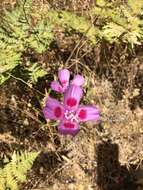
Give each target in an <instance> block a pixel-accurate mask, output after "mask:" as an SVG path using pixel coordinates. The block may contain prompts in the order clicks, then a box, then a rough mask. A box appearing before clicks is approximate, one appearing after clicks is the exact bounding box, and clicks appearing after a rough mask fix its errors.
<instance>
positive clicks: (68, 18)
mask: <svg viewBox="0 0 143 190" xmlns="http://www.w3.org/2000/svg"><path fill="white" fill-rule="evenodd" d="M47 17H48V19H49V21H50V22H51V23H52V24H53V25H58V26H61V27H62V28H65V29H66V30H68V31H71V30H74V31H77V32H79V33H81V34H83V36H85V37H86V38H87V39H88V40H89V41H90V42H92V43H93V44H96V41H97V40H96V37H97V36H99V33H100V30H99V29H98V28H97V27H95V26H94V25H93V24H92V23H91V22H90V20H88V19H86V18H85V17H83V16H77V15H76V14H75V13H71V12H68V11H54V10H53V11H50V12H48V14H47Z"/></svg>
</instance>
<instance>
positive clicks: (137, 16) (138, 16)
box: [91, 0, 143, 47]
mask: <svg viewBox="0 0 143 190" xmlns="http://www.w3.org/2000/svg"><path fill="white" fill-rule="evenodd" d="M142 8H143V1H142V0H139V1H134V0H128V1H127V3H121V2H118V1H116V2H114V1H113V2H112V3H111V2H110V3H108V1H106V0H97V6H95V7H94V8H93V9H92V10H91V14H92V15H94V16H96V17H98V19H99V20H100V27H101V30H102V37H103V38H105V39H106V40H107V41H109V42H110V43H112V42H120V41H121V42H124V43H128V44H130V45H131V46H132V47H133V46H134V45H136V44H137V45H140V44H141V42H142V40H143V19H142Z"/></svg>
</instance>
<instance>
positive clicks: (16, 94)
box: [0, 1, 143, 190]
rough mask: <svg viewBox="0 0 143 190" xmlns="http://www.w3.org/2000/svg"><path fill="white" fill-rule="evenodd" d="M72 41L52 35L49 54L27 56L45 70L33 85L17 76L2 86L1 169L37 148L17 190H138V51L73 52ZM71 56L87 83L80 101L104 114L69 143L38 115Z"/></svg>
mask: <svg viewBox="0 0 143 190" xmlns="http://www.w3.org/2000/svg"><path fill="white" fill-rule="evenodd" d="M54 3H55V4H54ZM61 4H62V2H61V1H58V3H57V2H56V1H53V6H57V7H58V6H60V7H61V6H62V5H61ZM77 4H78V6H79V7H78V6H75V7H76V8H77V9H80V10H81V4H82V1H79V2H77ZM87 5H89V4H87ZM63 6H64V7H66V8H67V9H69V7H70V6H69V7H68V6H67V4H63ZM71 7H72V8H73V6H71ZM86 8H88V6H87V7H86ZM76 11H77V10H76ZM74 38H76V39H77V36H74V37H73V39H74ZM73 39H71V37H67V36H60V38H58V35H57V39H56V40H57V41H56V43H55V44H54V45H53V44H52V46H51V48H50V50H47V52H45V53H43V54H41V55H37V54H36V53H35V52H33V51H32V50H28V51H27V52H26V54H25V56H26V57H27V59H37V60H38V62H39V63H40V64H42V66H43V68H44V69H45V70H46V71H47V75H46V76H45V77H44V78H41V79H39V81H38V83H37V84H36V85H33V86H32V87H31V86H28V85H27V84H25V83H24V82H23V80H24V78H23V79H22V80H21V79H19V77H18V76H16V71H15V72H14V73H13V76H14V77H12V78H11V79H10V80H9V81H7V82H6V83H5V84H4V85H2V86H1V87H0V164H2V163H3V158H4V155H6V156H7V157H9V158H10V157H11V155H12V153H13V151H14V150H27V151H40V154H39V156H38V158H37V159H36V161H35V162H34V165H33V167H32V170H31V171H29V173H28V175H27V179H28V180H27V182H26V183H24V184H22V185H21V188H20V190H30V189H32V190H143V63H142V62H143V54H142V51H143V46H139V47H135V50H134V51H129V50H128V48H127V46H126V45H116V44H113V45H109V44H107V43H106V42H103V43H102V44H99V45H97V46H96V47H92V46H90V45H89V44H88V43H84V45H83V46H82V48H77V49H76V50H75V51H74V52H73V49H74V47H75V46H76V41H74V40H73ZM71 54H72V56H71V58H70V59H69V61H68V64H67V67H68V68H69V70H70V71H71V72H72V73H73V74H74V73H75V72H76V73H82V74H83V76H84V77H85V80H86V83H85V86H84V98H83V100H82V101H81V102H82V103H84V104H87V103H90V104H96V105H97V106H98V107H99V109H100V110H101V120H100V122H99V124H95V123H93V122H88V123H84V124H83V125H82V126H81V130H80V132H79V134H78V135H77V136H76V137H74V138H73V137H70V136H67V137H65V136H61V135H59V134H58V133H57V127H56V126H57V123H54V122H49V123H46V121H45V119H44V117H43V115H42V112H41V110H42V101H43V98H44V96H45V91H46V90H47V91H48V90H49V87H50V82H51V81H52V80H53V76H54V75H56V74H57V71H58V68H59V67H64V65H65V62H66V61H67V59H68V58H69V57H70V55H71ZM83 55H84V56H83Z"/></svg>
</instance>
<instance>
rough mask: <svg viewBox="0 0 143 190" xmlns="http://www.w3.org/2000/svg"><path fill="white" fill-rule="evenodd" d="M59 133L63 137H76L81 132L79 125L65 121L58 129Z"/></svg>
mask: <svg viewBox="0 0 143 190" xmlns="http://www.w3.org/2000/svg"><path fill="white" fill-rule="evenodd" d="M58 131H59V133H60V134H62V135H72V136H75V135H76V134H77V133H78V132H79V125H78V124H77V123H75V122H70V121H67V120H63V121H62V122H61V124H60V125H59V127H58Z"/></svg>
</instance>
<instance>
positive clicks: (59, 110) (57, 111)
mask: <svg viewBox="0 0 143 190" xmlns="http://www.w3.org/2000/svg"><path fill="white" fill-rule="evenodd" d="M54 115H55V116H56V117H57V118H59V117H61V115H62V110H61V108H60V107H56V108H55V110H54Z"/></svg>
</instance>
